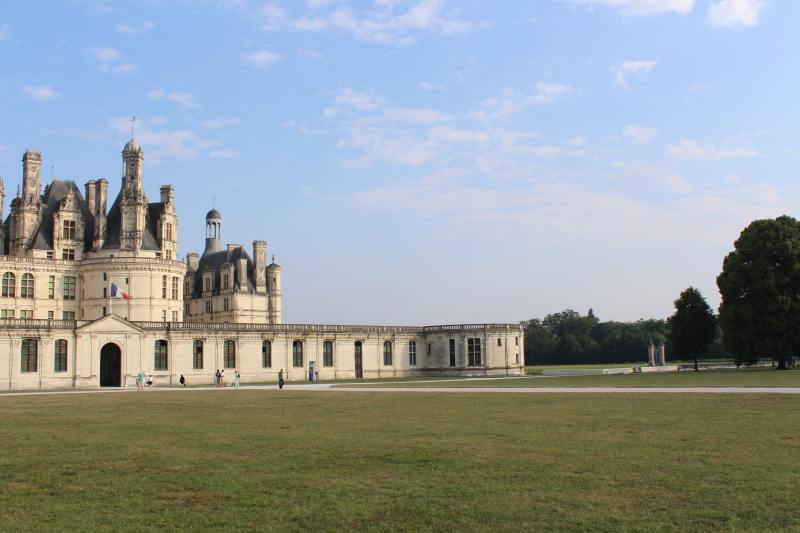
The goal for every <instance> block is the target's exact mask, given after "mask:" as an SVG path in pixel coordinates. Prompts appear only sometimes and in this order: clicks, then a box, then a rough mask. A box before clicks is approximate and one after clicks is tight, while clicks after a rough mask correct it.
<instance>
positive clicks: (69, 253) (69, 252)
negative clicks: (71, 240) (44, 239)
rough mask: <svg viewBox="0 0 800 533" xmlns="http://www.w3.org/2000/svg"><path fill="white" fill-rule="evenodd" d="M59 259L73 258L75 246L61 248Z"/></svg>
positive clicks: (68, 259)
mask: <svg viewBox="0 0 800 533" xmlns="http://www.w3.org/2000/svg"><path fill="white" fill-rule="evenodd" d="M61 259H63V260H65V261H74V260H75V248H64V249H63V250H61Z"/></svg>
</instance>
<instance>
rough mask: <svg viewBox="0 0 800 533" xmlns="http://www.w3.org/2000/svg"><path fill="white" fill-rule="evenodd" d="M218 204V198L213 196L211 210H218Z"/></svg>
mask: <svg viewBox="0 0 800 533" xmlns="http://www.w3.org/2000/svg"><path fill="white" fill-rule="evenodd" d="M216 203H217V197H216V196H212V197H211V209H216V208H217V206H216Z"/></svg>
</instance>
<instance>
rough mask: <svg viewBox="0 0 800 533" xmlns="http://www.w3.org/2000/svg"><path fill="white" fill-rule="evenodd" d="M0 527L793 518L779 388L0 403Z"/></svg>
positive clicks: (605, 523)
mask: <svg viewBox="0 0 800 533" xmlns="http://www.w3.org/2000/svg"><path fill="white" fill-rule="evenodd" d="M0 409H2V413H3V415H2V417H3V418H2V424H0V442H2V443H3V446H2V453H0V530H3V531H8V530H29V531H42V530H44V531H47V530H65V529H71V530H79V531H88V530H98V529H99V530H112V529H113V530H117V529H128V530H138V531H148V530H149V531H154V530H157V529H174V530H207V529H212V528H224V529H238V530H248V531H249V530H262V529H269V530H276V531H292V530H339V531H340V530H349V529H357V530H373V531H386V530H406V531H416V530H436V531H467V530H469V531H475V530H478V531H481V530H482V531H494V530H512V531H530V530H597V531H600V530H602V531H609V530H613V531H620V530H645V529H646V530H659V529H660V530H680V531H708V530H736V531H745V530H749V531H766V530H787V529H795V530H796V529H798V528H800V512H798V510H797V487H798V479H800V466H798V464H799V463H798V461H797V457H798V454H800V436H798V435H800V412H798V409H797V399H796V398H794V397H787V396H780V395H720V396H716V395H715V396H711V395H658V394H654V395H646V396H637V397H636V398H635V399H634V398H631V397H629V396H623V395H608V396H606V395H603V396H583V395H575V396H572V395H563V394H553V395H546V396H540V395H535V396H528V395H523V396H514V397H509V396H507V395H497V396H494V395H490V396H487V395H469V394H454V395H449V394H448V395H441V394H440V395H434V394H424V393H420V394H416V393H413V394H401V395H383V394H369V393H336V394H333V393H324V392H316V393H315V392H308V391H306V392H299V391H283V392H278V391H247V390H240V391H232V390H229V391H208V392H199V391H192V392H186V393H185V394H184V393H159V392H153V391H149V392H146V393H135V392H133V393H123V394H119V393H117V394H87V395H63V396H61V395H59V396H46V397H13V398H12V397H8V398H4V399H2V400H0Z"/></svg>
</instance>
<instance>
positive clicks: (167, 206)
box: [158, 185, 178, 260]
mask: <svg viewBox="0 0 800 533" xmlns="http://www.w3.org/2000/svg"><path fill="white" fill-rule="evenodd" d="M158 230H159V238H160V240H161V257H163V258H164V259H170V260H172V259H175V260H177V259H178V212H177V211H176V209H175V188H174V187H173V186H172V185H162V186H161V217H160V218H159V221H158Z"/></svg>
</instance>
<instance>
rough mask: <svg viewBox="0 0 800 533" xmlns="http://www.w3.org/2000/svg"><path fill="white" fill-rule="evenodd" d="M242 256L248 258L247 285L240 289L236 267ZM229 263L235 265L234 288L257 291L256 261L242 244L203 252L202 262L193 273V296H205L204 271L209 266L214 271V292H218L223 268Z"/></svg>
mask: <svg viewBox="0 0 800 533" xmlns="http://www.w3.org/2000/svg"><path fill="white" fill-rule="evenodd" d="M242 258H244V259H247V287H244V288H242V289H241V290H240V285H239V276H238V275H237V274H236V270H235V269H236V267H237V266H238V264H239V259H242ZM227 263H231V264H232V265H233V266H234V274H233V279H232V280H231V281H232V282H233V290H234V291H236V292H249V293H253V292H255V263H254V262H253V259H252V258H251V257H250V256H249V255H248V254H247V251H246V250H245V249H244V248H243V247H242V246H237V247H236V248H234V249H232V250H230V251H228V250H222V251H221V252H214V253H210V254H203V255H202V256H201V257H200V264H199V266H198V267H197V270H196V271H195V272H194V273H193V275H194V293H193V294H192V298H201V297H202V296H203V272H204V271H205V270H206V269H207V268H211V269H212V270H213V271H214V294H218V293H219V289H220V287H222V274H221V270H222V267H223V266H224V265H225V264H227Z"/></svg>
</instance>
